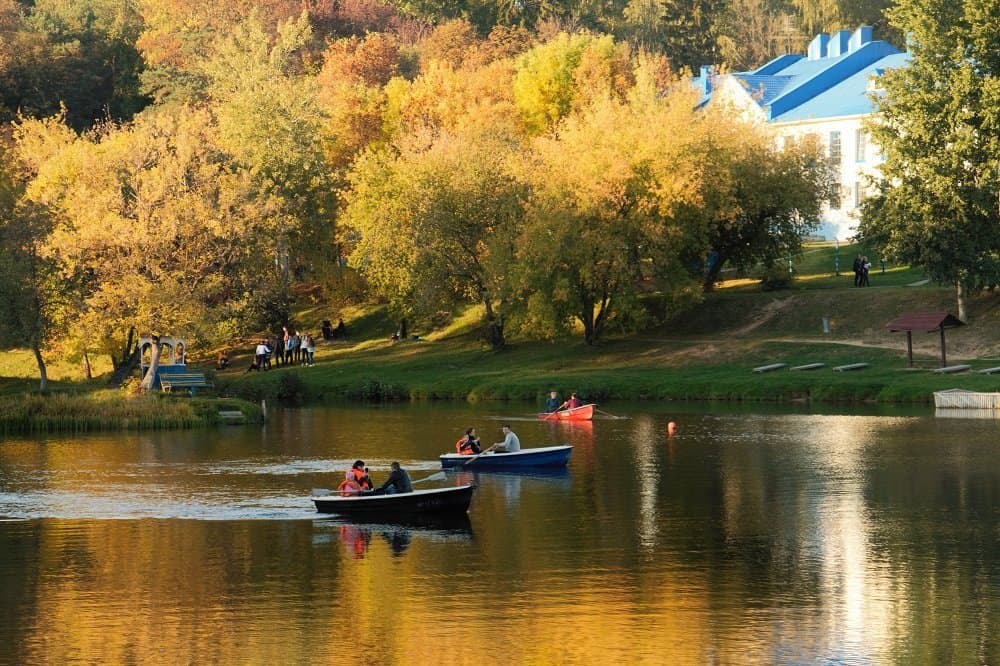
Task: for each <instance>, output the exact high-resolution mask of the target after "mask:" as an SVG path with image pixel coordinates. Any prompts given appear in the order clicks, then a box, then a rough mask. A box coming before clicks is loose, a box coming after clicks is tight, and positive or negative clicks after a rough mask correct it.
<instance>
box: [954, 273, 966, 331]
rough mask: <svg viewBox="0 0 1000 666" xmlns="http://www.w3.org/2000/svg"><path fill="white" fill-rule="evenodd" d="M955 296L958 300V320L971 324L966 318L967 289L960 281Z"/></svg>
mask: <svg viewBox="0 0 1000 666" xmlns="http://www.w3.org/2000/svg"><path fill="white" fill-rule="evenodd" d="M955 292H956V293H955V296H956V298H957V299H958V318H959V319H961V320H962V321H964V322H965V323H969V322H968V320H967V319H966V318H965V314H966V312H965V287H964V286H963V285H962V281H961V280H959V281H958V282H957V283H956V285H955Z"/></svg>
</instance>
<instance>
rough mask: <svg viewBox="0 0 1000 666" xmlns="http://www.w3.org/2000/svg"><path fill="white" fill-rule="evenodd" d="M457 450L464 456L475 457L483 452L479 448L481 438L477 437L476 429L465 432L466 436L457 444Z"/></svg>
mask: <svg viewBox="0 0 1000 666" xmlns="http://www.w3.org/2000/svg"><path fill="white" fill-rule="evenodd" d="M455 450H456V451H458V452H459V453H461V454H462V455H463V456H474V455H476V454H477V453H481V452H482V449H481V448H479V437H477V436H476V429H475V428H469V429H468V430H466V431H465V434H464V435H462V437H461V438H460V439H459V440H458V441H457V442H455Z"/></svg>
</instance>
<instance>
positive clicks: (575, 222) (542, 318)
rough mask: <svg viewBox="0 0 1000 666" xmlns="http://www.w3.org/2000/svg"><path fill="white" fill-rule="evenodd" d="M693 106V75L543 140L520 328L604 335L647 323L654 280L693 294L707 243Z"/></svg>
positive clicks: (526, 237) (568, 124)
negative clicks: (642, 293) (692, 262)
mask: <svg viewBox="0 0 1000 666" xmlns="http://www.w3.org/2000/svg"><path fill="white" fill-rule="evenodd" d="M693 108H694V100H693V99H692V95H691V94H690V93H689V92H688V91H687V90H685V89H684V88H683V84H678V86H677V90H676V91H674V92H673V93H670V94H667V95H666V96H663V97H661V95H660V94H659V91H658V90H656V89H655V88H654V87H653V86H647V89H646V90H645V91H644V92H643V93H642V94H634V95H633V97H632V99H630V101H629V102H628V103H625V102H619V101H617V100H612V99H605V100H603V101H598V102H595V103H594V104H593V105H592V106H591V107H589V108H587V109H584V110H582V111H580V112H578V113H575V114H573V115H571V116H570V117H568V118H567V119H566V121H565V122H564V123H563V125H561V126H560V128H559V130H558V131H557V132H556V133H555V134H554V135H553V136H551V137H543V138H540V139H538V140H537V142H536V144H535V148H534V159H533V163H532V164H531V165H530V166H529V167H528V171H529V174H530V175H529V178H530V183H531V188H532V197H531V199H530V201H529V206H528V216H527V222H526V227H525V233H524V234H523V236H522V239H521V241H520V243H519V261H518V266H519V284H520V287H521V295H522V303H523V305H524V311H523V312H522V313H521V317H520V321H521V325H522V328H524V329H525V330H528V331H531V332H534V333H536V334H537V333H541V332H543V331H548V332H550V334H551V332H553V331H561V330H567V328H568V327H569V325H570V324H571V322H572V321H574V320H575V321H577V322H579V323H580V324H581V325H582V326H583V331H584V339H585V340H586V342H587V343H588V344H594V343H595V342H597V341H598V340H599V339H600V338H601V337H602V336H604V335H605V334H606V333H607V332H608V331H609V330H629V329H633V328H635V327H636V326H637V325H638V324H639V323H641V321H642V317H643V309H642V308H641V306H640V303H639V298H638V296H639V287H640V285H641V284H643V283H644V282H647V281H649V282H650V283H652V284H653V285H655V286H656V287H657V288H658V289H660V290H661V291H662V293H663V294H664V297H665V298H672V299H682V298H685V294H687V297H693V296H692V292H693V290H692V286H693V281H692V280H691V278H690V277H689V275H688V272H687V271H686V270H685V269H684V266H683V264H682V258H683V257H684V256H687V255H689V254H690V253H691V252H692V251H694V250H693V248H696V247H703V244H704V235H703V229H702V228H700V227H699V220H698V219H697V217H694V216H691V215H690V214H689V212H690V210H691V209H692V208H693V207H694V206H695V205H696V204H697V198H698V194H699V188H700V178H699V175H698V170H697V168H696V165H695V161H694V158H695V153H694V151H693V150H691V148H692V146H691V145H690V144H689V141H688V138H687V137H688V136H689V135H690V130H691V128H692V127H693V126H695V125H696V123H697V120H696V118H695V116H694V112H693Z"/></svg>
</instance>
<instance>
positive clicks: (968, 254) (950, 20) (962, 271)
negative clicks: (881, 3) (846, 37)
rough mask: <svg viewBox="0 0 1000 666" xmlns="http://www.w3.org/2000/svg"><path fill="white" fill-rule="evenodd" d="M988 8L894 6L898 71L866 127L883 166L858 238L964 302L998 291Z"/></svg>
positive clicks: (986, 1) (991, 5)
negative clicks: (901, 54)
mask: <svg viewBox="0 0 1000 666" xmlns="http://www.w3.org/2000/svg"><path fill="white" fill-rule="evenodd" d="M998 10H1000V4H998V3H997V1H996V0H969V1H968V2H962V3H953V2H948V1H947V0H900V1H899V2H898V3H897V5H896V6H895V7H894V8H893V9H892V10H890V12H889V16H890V18H891V20H892V21H893V23H894V25H895V26H896V27H897V28H899V30H901V31H902V32H903V33H905V34H907V35H909V36H910V38H909V44H910V54H911V59H910V62H909V64H908V65H907V66H906V67H901V68H899V69H897V70H893V71H889V72H886V73H885V75H884V76H882V77H881V78H880V79H879V85H880V88H881V90H879V92H878V93H877V95H876V101H877V104H878V113H877V114H876V116H875V117H874V118H873V120H872V122H870V123H869V129H870V131H871V133H872V136H873V138H874V140H875V141H876V142H877V143H878V145H879V146H881V148H882V152H883V154H884V156H885V163H884V164H882V165H881V168H880V173H881V177H880V178H878V179H877V180H876V182H875V185H876V188H877V191H876V194H875V196H873V197H872V198H871V199H869V200H868V201H867V202H866V204H865V205H864V209H863V215H862V220H861V224H860V228H859V232H860V234H861V236H862V238H864V239H865V240H866V241H867V242H869V243H871V244H872V245H874V246H875V247H878V248H879V249H880V250H881V251H882V252H884V253H885V254H886V255H887V256H888V257H891V258H893V259H895V260H897V261H900V262H903V263H910V264H913V265H916V266H920V267H922V268H923V269H924V270H925V271H926V272H927V274H928V275H929V276H930V277H931V279H933V280H935V281H938V282H941V283H944V284H954V285H957V293H958V310H959V317H960V318H962V319H965V300H964V294H965V293H966V292H967V291H968V292H974V291H978V290H981V289H986V288H993V287H996V286H998V285H1000V212H998V206H997V192H998V191H1000V50H998V48H997V44H998V43H1000V22H998V21H997V20H996V16H997V13H998Z"/></svg>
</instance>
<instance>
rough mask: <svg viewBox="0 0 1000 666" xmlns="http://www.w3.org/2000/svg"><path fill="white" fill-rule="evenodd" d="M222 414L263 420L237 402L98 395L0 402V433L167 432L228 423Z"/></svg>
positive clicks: (31, 396)
mask: <svg viewBox="0 0 1000 666" xmlns="http://www.w3.org/2000/svg"><path fill="white" fill-rule="evenodd" d="M220 410H234V411H235V410H238V411H241V412H242V413H243V414H244V416H245V417H246V419H247V421H251V422H253V421H256V422H260V421H261V412H260V408H259V407H258V406H256V405H254V404H251V403H248V402H246V401H243V400H236V399H226V400H219V399H211V398H193V399H174V398H171V397H169V396H162V395H159V394H149V395H142V396H129V395H126V394H125V393H123V392H121V391H112V390H97V391H89V392H83V393H56V394H53V395H47V396H42V395H38V394H22V395H19V396H4V397H3V398H2V399H0V433H2V434H5V435H11V434H32V433H50V432H88V431H100V430H166V429H173V428H196V427H206V426H212V425H219V424H221V423H223V421H222V418H221V417H220V416H219V411H220Z"/></svg>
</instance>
